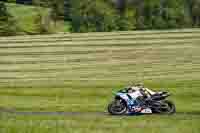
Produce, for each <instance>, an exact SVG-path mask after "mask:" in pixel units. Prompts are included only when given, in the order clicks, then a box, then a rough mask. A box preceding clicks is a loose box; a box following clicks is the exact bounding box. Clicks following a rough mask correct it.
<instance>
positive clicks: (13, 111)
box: [0, 107, 200, 118]
mask: <svg viewBox="0 0 200 133" xmlns="http://www.w3.org/2000/svg"><path fill="white" fill-rule="evenodd" d="M0 113H9V114H14V115H25V116H26V115H27V116H45V115H46V116H110V115H109V114H108V112H61V111H51V112H50V111H49V112H48V111H43V112H39V111H18V110H16V109H5V108H1V107H0ZM175 115H176V116H182V117H183V118H191V116H194V117H200V112H177V113H176V114H175ZM126 116H127V115H126ZM128 116H129V115H128Z"/></svg>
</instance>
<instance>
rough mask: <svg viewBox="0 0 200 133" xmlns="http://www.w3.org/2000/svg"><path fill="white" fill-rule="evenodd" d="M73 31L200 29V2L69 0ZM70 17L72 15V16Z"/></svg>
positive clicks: (198, 0) (173, 0) (197, 0)
mask: <svg viewBox="0 0 200 133" xmlns="http://www.w3.org/2000/svg"><path fill="white" fill-rule="evenodd" d="M66 3H68V4H66V5H65V6H66V7H65V10H66V17H67V19H68V20H71V23H72V31H73V32H90V31H119V30H146V29H173V28H194V27H200V0H81V1H80V0H66ZM68 14H70V15H68Z"/></svg>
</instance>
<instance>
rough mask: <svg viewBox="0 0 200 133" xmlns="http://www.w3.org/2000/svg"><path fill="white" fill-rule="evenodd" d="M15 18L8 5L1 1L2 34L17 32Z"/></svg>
mask: <svg viewBox="0 0 200 133" xmlns="http://www.w3.org/2000/svg"><path fill="white" fill-rule="evenodd" d="M17 31H18V29H17V26H16V24H15V20H14V18H13V17H12V16H11V15H10V14H9V13H8V11H7V8H6V5H5V4H4V3H3V2H0V36H8V35H15V34H17Z"/></svg>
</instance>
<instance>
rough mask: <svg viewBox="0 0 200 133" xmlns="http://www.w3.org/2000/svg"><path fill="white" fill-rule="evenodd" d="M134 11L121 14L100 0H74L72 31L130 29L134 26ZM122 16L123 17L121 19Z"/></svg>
mask: <svg viewBox="0 0 200 133" xmlns="http://www.w3.org/2000/svg"><path fill="white" fill-rule="evenodd" d="M134 15H135V13H134V11H131V10H129V9H127V10H126V12H125V13H124V14H123V15H120V14H119V13H118V11H117V10H116V9H114V8H112V7H111V5H109V4H108V3H106V2H104V1H101V0H83V1H81V2H80V1H78V0H74V1H73V2H72V10H71V18H72V27H73V31H74V32H102V31H117V30H131V29H134V28H135V25H134V24H135V20H134ZM122 18H123V19H122Z"/></svg>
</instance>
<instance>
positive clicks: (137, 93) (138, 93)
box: [127, 84, 155, 112]
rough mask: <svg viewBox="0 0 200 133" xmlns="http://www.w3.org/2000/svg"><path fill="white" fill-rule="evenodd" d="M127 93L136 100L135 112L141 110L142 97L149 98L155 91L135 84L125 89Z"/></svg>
mask: <svg viewBox="0 0 200 133" xmlns="http://www.w3.org/2000/svg"><path fill="white" fill-rule="evenodd" d="M127 92H128V95H129V96H130V97H131V98H132V99H133V100H134V101H135V102H136V106H135V107H134V111H135V112H141V111H142V109H143V107H142V106H143V105H144V98H150V97H151V95H154V94H155V92H154V91H152V90H150V89H148V88H144V87H143V85H142V84H136V85H134V86H132V87H128V89H127Z"/></svg>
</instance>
